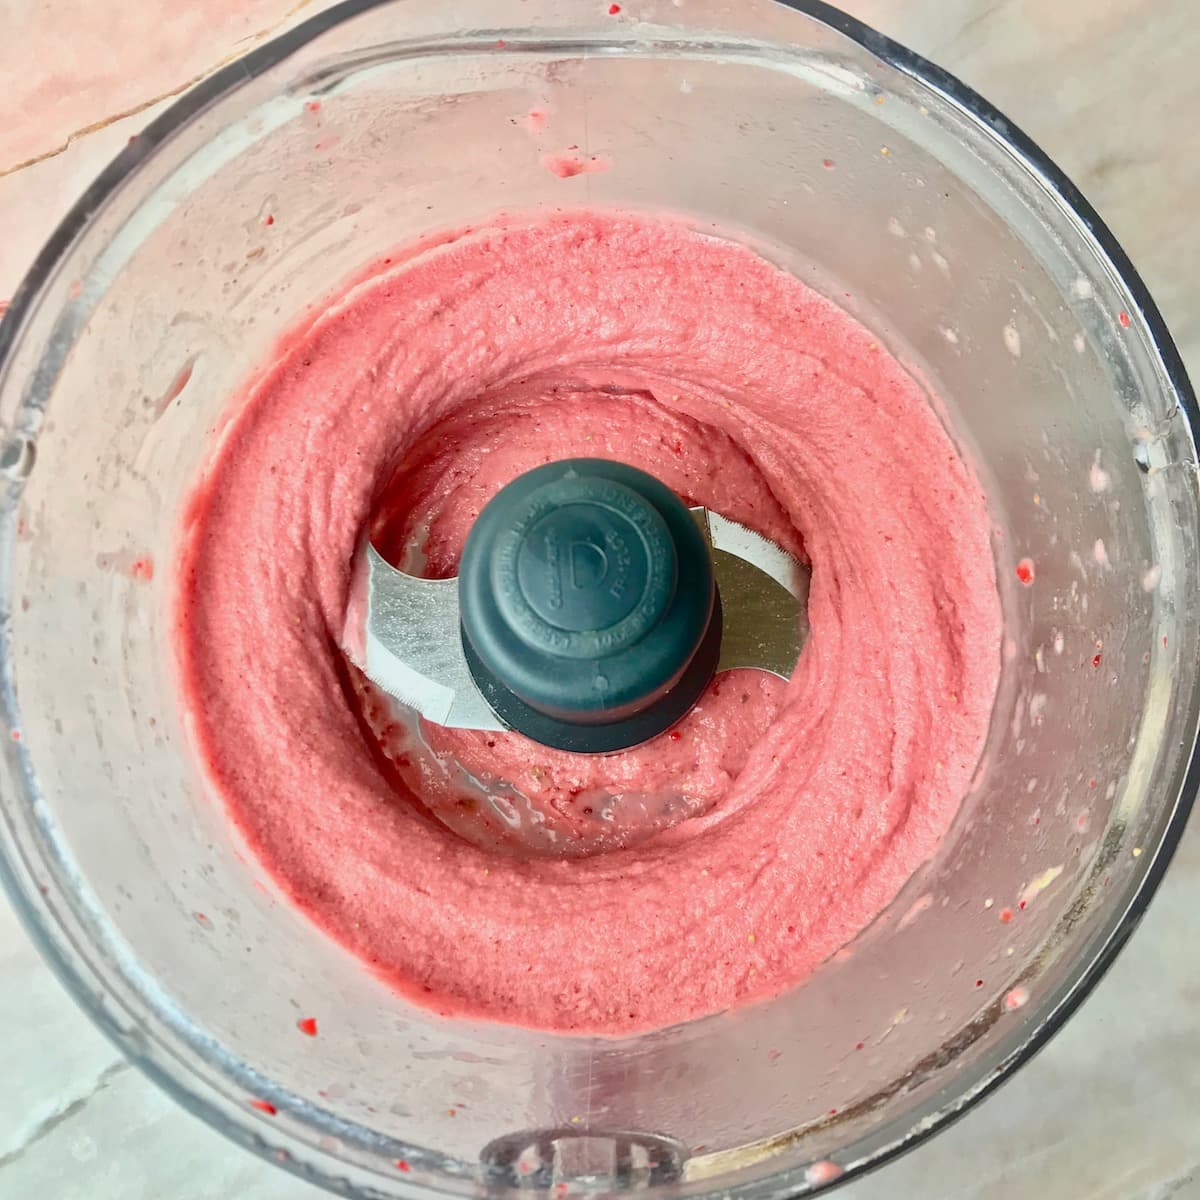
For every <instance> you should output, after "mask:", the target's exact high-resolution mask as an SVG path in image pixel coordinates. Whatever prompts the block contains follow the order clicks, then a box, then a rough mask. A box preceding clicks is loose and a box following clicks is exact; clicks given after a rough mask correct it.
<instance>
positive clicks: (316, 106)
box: [304, 100, 321, 112]
mask: <svg viewBox="0 0 1200 1200" xmlns="http://www.w3.org/2000/svg"><path fill="white" fill-rule="evenodd" d="M304 107H305V108H307V109H308V111H309V112H320V111H321V102H320V100H310V101H309V102H308V103H307V104H306V105H305V106H304Z"/></svg>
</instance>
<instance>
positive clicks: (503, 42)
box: [496, 38, 508, 50]
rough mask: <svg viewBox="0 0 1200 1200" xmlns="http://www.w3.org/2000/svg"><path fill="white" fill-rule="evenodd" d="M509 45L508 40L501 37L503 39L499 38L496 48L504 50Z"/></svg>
mask: <svg viewBox="0 0 1200 1200" xmlns="http://www.w3.org/2000/svg"><path fill="white" fill-rule="evenodd" d="M507 45H508V43H507V42H506V41H505V40H504V39H503V38H501V39H500V40H499V41H498V42H497V43H496V49H497V50H503V49H504V47H505V46H507Z"/></svg>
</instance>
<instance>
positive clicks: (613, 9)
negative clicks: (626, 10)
mask: <svg viewBox="0 0 1200 1200" xmlns="http://www.w3.org/2000/svg"><path fill="white" fill-rule="evenodd" d="M620 11H621V6H620V5H619V4H610V5H609V6H608V15H609V16H610V17H615V16H616V15H617V13H619V12H620Z"/></svg>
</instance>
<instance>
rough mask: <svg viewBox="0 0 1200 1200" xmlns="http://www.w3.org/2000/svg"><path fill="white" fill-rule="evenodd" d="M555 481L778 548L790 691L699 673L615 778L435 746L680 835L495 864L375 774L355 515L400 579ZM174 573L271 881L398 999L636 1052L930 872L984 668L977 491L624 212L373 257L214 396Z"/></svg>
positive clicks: (206, 726)
mask: <svg viewBox="0 0 1200 1200" xmlns="http://www.w3.org/2000/svg"><path fill="white" fill-rule="evenodd" d="M571 455H591V456H602V457H611V458H616V459H620V460H623V461H625V462H629V463H632V464H634V465H636V466H640V467H643V468H645V469H647V470H649V471H651V472H653V473H654V474H656V475H658V476H660V477H661V478H662V479H664V480H665V481H666V482H667V483H668V484H670V485H671V486H672V487H673V488H675V489H676V490H677V491H678V492H680V493H681V494H682V495H683V496H684V497H685V499H687V500H688V501H689V502H692V503H700V504H706V505H709V506H710V507H712V508H714V509H716V510H717V511H720V512H723V513H726V514H728V515H730V516H732V517H734V518H736V519H737V520H739V521H743V522H746V523H748V524H750V525H752V526H754V527H756V528H758V529H759V530H761V531H762V532H763V533H765V534H767V535H768V536H770V537H772V538H774V539H775V540H777V541H780V542H782V543H784V544H787V545H789V546H791V547H792V548H793V549H797V550H798V549H800V547H801V546H803V548H804V552H805V553H806V554H807V556H808V558H809V559H810V561H811V563H812V570H813V576H812V591H811V599H810V609H809V621H810V624H811V629H812V632H811V637H810V640H809V641H808V643H807V645H806V648H805V650H804V652H803V655H802V657H801V660H800V664H799V666H798V667H797V670H796V672H795V675H794V677H793V679H792V681H791V683H790V684H788V685H784V684H783V683H782V681H777V680H772V679H770V678H768V677H765V676H763V675H761V674H759V673H750V672H740V673H731V674H727V675H723V676H719V677H718V679H717V681H716V682H715V683H714V684H713V685H712V686H710V688H709V691H708V693H706V695H705V696H704V698H703V700H702V702H701V704H700V706H699V707H698V709H697V710H696V711H695V712H693V713H692V714H691V716H689V717H688V718H687V719H686V720H685V721H684V722H683V723H682V724H681V725H680V726H678V727H677V729H676V730H675V731H674V734H673V735H668V736H665V737H663V738H660V739H658V740H657V741H655V742H653V743H651V744H649V745H646V746H644V747H641V748H638V749H635V750H631V751H627V752H625V753H622V754H617V755H612V756H608V757H592V756H573V755H568V754H563V753H556V752H553V751H548V750H546V749H544V748H542V747H539V746H537V745H535V744H533V743H531V742H529V741H527V740H525V739H523V738H521V737H520V736H518V735H515V734H495V733H486V734H485V733H469V732H450V731H445V730H435V729H431V728H430V727H428V726H427V727H426V729H425V736H426V737H427V738H429V740H430V741H431V742H433V743H434V744H435V746H436V747H437V748H438V749H452V750H453V751H454V753H455V754H456V755H457V756H458V757H459V759H460V760H461V761H462V762H463V764H464V766H465V767H466V768H467V769H468V770H470V771H475V772H478V773H481V774H488V773H493V774H496V775H499V776H501V777H506V778H509V779H511V780H513V781H515V782H516V783H517V784H518V785H519V787H520V789H521V790H522V792H524V793H525V794H526V795H528V796H530V797H531V798H533V799H534V800H535V801H536V802H537V803H539V804H541V805H543V806H544V807H545V808H546V809H547V810H548V811H553V812H554V813H555V814H556V819H557V820H558V821H559V822H560V825H561V828H562V829H564V830H566V831H567V833H568V834H569V833H570V831H571V830H572V829H576V830H578V831H580V836H583V832H584V831H585V830H586V829H587V828H588V827H589V826H588V824H587V823H588V821H590V820H592V819H593V818H594V817H595V814H594V813H593V814H585V813H584V812H583V809H584V808H586V807H589V805H588V804H587V798H588V796H589V794H595V793H613V792H618V793H619V792H625V791H636V792H641V793H654V792H656V791H657V790H659V789H663V788H666V789H674V790H675V791H676V792H677V793H678V794H679V795H680V796H682V797H684V799H685V800H686V802H687V804H688V805H689V806H690V807H689V809H688V811H689V812H692V813H694V814H695V815H693V816H690V817H687V819H682V820H679V819H678V818H679V816H680V815H681V814H678V813H677V814H675V816H674V817H673V818H672V819H674V820H676V821H677V823H675V824H674V825H673V826H672V827H670V828H669V829H666V830H665V831H662V832H659V833H657V834H655V835H654V836H652V837H650V838H649V840H646V841H643V842H641V843H640V844H638V845H636V846H633V847H631V848H628V849H622V850H616V851H612V852H609V853H601V854H595V855H593V856H591V857H585V858H561V859H556V858H546V857H532V858H531V857H525V858H522V857H517V856H514V855H512V854H500V853H494V852H489V851H488V850H486V849H482V848H480V847H478V846H476V845H474V844H472V843H471V842H470V841H468V840H466V839H464V838H462V837H460V836H458V835H457V834H456V833H454V832H452V831H451V830H450V829H448V828H447V827H446V826H445V825H444V824H442V823H440V822H439V821H436V820H433V819H431V817H430V816H429V810H428V809H427V808H426V803H428V804H429V805H431V806H432V807H434V808H435V809H437V808H439V806H442V807H444V806H445V805H446V804H452V803H454V798H453V797H452V796H450V795H449V794H437V787H436V786H435V785H434V784H430V791H429V794H427V795H424V796H421V795H414V794H413V791H412V790H410V787H411V785H412V784H414V783H415V784H416V785H417V791H423V790H425V784H424V782H423V777H422V776H421V775H420V774H413V773H412V772H409V773H407V774H406V773H405V771H404V769H403V766H404V765H403V763H402V764H401V770H400V771H399V772H397V771H395V770H393V769H392V768H391V767H390V766H389V765H388V764H387V763H385V762H384V761H383V760H382V758H381V756H380V755H379V754H378V753H376V752H375V750H376V747H375V746H374V745H373V743H372V739H371V738H370V736H369V735H368V734H366V733H365V732H364V727H363V724H362V722H361V720H360V714H359V713H358V712H357V711H356V707H357V706H356V703H355V700H354V696H355V691H354V688H353V687H352V686H350V685H349V684H348V683H347V681H346V666H345V663H344V660H343V656H342V654H341V653H340V651H339V649H338V645H339V641H340V639H341V636H342V631H343V624H344V618H345V613H346V606H347V595H348V589H349V584H350V574H351V566H352V560H353V556H354V552H355V548H356V545H357V543H358V540H359V537H360V535H361V533H362V531H363V529H364V528H365V527H366V524H367V522H368V521H369V520H370V519H371V517H372V514H373V513H377V512H378V511H380V507H381V505H382V506H383V509H384V510H386V512H387V514H388V529H389V533H388V537H387V539H385V540H389V541H390V542H391V544H392V548H393V550H394V551H397V552H398V549H399V547H400V546H402V545H408V546H410V547H411V545H412V544H413V541H414V537H415V538H416V541H417V542H418V543H419V546H420V549H421V550H422V552H423V553H424V554H425V555H426V556H427V558H428V569H429V572H430V573H431V574H448V573H452V572H453V571H454V569H455V565H456V562H457V557H458V553H459V550H460V548H461V546H462V542H463V538H464V536H465V534H466V531H467V529H468V528H469V526H470V524H471V521H472V520H473V518H474V517H475V515H476V514H477V513H478V511H479V509H480V508H481V506H482V505H483V504H484V503H486V501H487V499H488V498H489V497H490V496H491V495H492V494H493V493H494V492H495V491H496V490H497V488H499V487H500V486H501V485H502V484H504V483H505V482H507V481H508V480H509V479H511V478H512V477H513V476H515V475H517V474H519V473H520V472H521V471H524V470H525V469H527V468H528V467H530V466H532V465H535V464H537V463H540V462H543V461H547V460H550V459H555V458H561V457H565V456H571ZM397 468H399V469H400V474H399V475H396V471H397ZM389 481H391V486H390V487H389ZM179 570H180V573H179V581H180V586H179V589H178V601H177V634H178V639H179V645H180V662H181V677H182V684H183V692H184V696H185V700H186V704H187V706H188V708H189V709H190V710H191V712H192V715H193V717H194V723H195V728H196V731H197V739H198V744H199V749H200V753H201V754H202V756H203V759H204V762H205V765H206V768H207V771H208V773H209V775H210V776H211V778H212V780H213V781H214V782H215V785H216V787H217V788H218V789H219V790H220V792H221V794H222V795H223V796H224V798H225V801H226V803H227V805H228V808H229V812H230V813H231V815H232V817H233V819H234V820H235V821H236V822H237V824H238V825H239V826H240V828H241V830H242V831H243V833H244V834H245V836H246V837H247V839H248V840H249V842H250V844H251V845H252V847H253V848H254V850H255V852H256V853H257V854H258V855H259V856H260V857H261V859H262V861H263V862H264V863H265V864H266V866H267V868H268V869H269V870H270V871H271V872H272V873H273V874H274V876H275V877H276V879H277V880H278V881H279V882H280V884H281V885H282V886H283V887H284V888H285V889H286V890H287V892H288V893H289V894H290V895H291V896H292V898H293V899H294V901H295V902H296V904H298V905H299V906H301V907H302V908H303V909H304V910H305V911H306V912H307V913H308V914H310V915H311V917H312V918H313V919H314V920H315V921H316V922H318V923H319V924H320V925H321V926H322V927H323V928H324V929H325V930H326V931H328V933H330V934H331V935H332V936H334V937H335V938H337V939H338V940H339V941H341V942H342V943H343V944H344V945H346V946H347V947H349V948H350V949H351V950H353V951H354V952H355V953H356V954H358V955H360V956H361V958H362V959H363V960H364V961H365V962H367V963H368V964H370V966H371V967H372V968H373V969H375V970H376V971H377V972H379V973H380V974H382V975H383V976H384V977H386V978H387V979H388V980H389V981H390V982H391V983H392V984H393V985H394V986H395V987H396V988H397V989H398V990H399V991H401V992H402V993H404V994H405V995H407V996H409V997H411V998H412V999H415V1000H416V1001H418V1002H419V1003H421V1004H423V1005H425V1006H427V1007H429V1008H433V1009H436V1010H437V1011H439V1012H444V1013H449V1014H469V1015H473V1016H484V1017H490V1018H494V1019H498V1020H504V1021H509V1022H516V1023H520V1024H523V1025H528V1026H534V1027H541V1028H547V1029H556V1030H564V1031H593V1032H601V1033H610V1034H616V1033H623V1032H628V1031H631V1030H640V1029H646V1028H650V1027H655V1026H662V1025H666V1024H669V1023H672V1022H676V1021H681V1020H684V1019H687V1018H691V1017H697V1016H700V1015H702V1014H706V1013H711V1012H714V1011H717V1010H720V1009H725V1008H728V1007H730V1006H734V1005H739V1004H743V1003H746V1002H748V1001H751V1000H754V999H757V998H761V997H766V996H770V995H772V994H775V993H778V992H779V991H781V990H782V989H784V988H787V987H789V986H790V985H792V984H794V983H796V982H798V981H799V980H801V979H803V978H804V977H805V976H806V975H807V974H808V973H809V972H811V971H812V970H813V968H814V967H815V966H816V965H817V964H818V963H820V962H821V960H822V959H824V958H825V957H827V956H828V955H829V954H830V953H832V952H833V951H835V950H836V949H838V947H840V946H841V945H843V944H844V943H845V942H846V941H848V940H849V939H850V938H852V937H853V936H854V935H855V934H856V933H857V932H858V931H859V930H860V929H862V928H863V926H864V925H865V924H867V922H869V921H870V920H871V919H872V918H873V917H874V916H875V915H876V914H877V913H878V912H879V911H880V910H881V909H882V908H883V907H884V906H885V905H886V904H887V903H888V902H889V901H890V900H891V899H892V897H893V896H895V894H896V892H897V891H898V889H899V888H900V887H901V885H902V884H903V883H904V881H905V880H906V879H907V878H908V876H909V875H910V874H911V873H912V871H913V870H914V869H915V868H916V867H917V866H918V865H919V864H920V863H921V862H922V861H923V860H925V859H926V858H928V857H929V855H930V854H931V853H932V852H933V851H934V849H935V848H936V846H937V845H938V842H939V839H940V838H941V837H942V835H943V834H944V833H945V831H946V828H947V826H948V825H949V823H950V821H951V819H952V817H953V816H954V813H955V811H956V809H957V808H958V805H959V802H960V800H961V799H962V797H963V795H964V793H965V791H966V789H967V787H968V783H969V780H970V777H971V774H972V771H973V769H974V767H975V764H976V761H977V759H978V757H979V754H980V751H981V748H982V744H983V739H984V735H985V732H986V728H987V724H988V719H989V715H990V711H991V706H992V700H993V694H994V691H995V686H996V681H997V675H998V670H999V661H1000V655H999V644H1000V606H999V601H998V598H997V593H996V582H995V577H994V572H993V565H992V554H991V549H990V544H989V534H988V519H987V513H986V510H985V504H984V497H983V494H982V492H981V489H980V487H979V484H978V482H977V481H976V479H975V478H974V476H973V474H972V472H971V471H970V469H969V468H968V467H967V466H966V465H965V464H964V462H963V461H962V459H961V458H960V457H959V456H958V454H957V453H956V451H955V449H954V447H953V445H952V444H951V442H950V440H949V438H948V437H947V435H946V433H945V432H944V430H943V428H942V426H941V425H940V423H939V421H938V419H937V417H936V416H935V415H934V412H933V410H932V409H931V408H930V406H929V404H928V403H927V400H926V398H925V396H924V395H923V393H922V392H921V390H920V388H919V387H918V386H917V385H916V383H915V382H914V381H913V379H912V378H911V377H910V376H909V375H908V374H906V373H905V371H904V370H903V369H902V368H901V367H900V366H899V365H898V363H897V362H896V361H895V360H894V359H893V358H891V357H890V356H889V355H888V354H887V353H886V351H884V350H883V348H882V347H881V346H879V345H878V344H877V343H876V342H875V341H874V340H873V338H872V335H871V334H870V333H869V332H868V331H867V330H865V329H864V328H862V327H861V326H859V325H858V324H857V323H855V322H854V321H853V320H851V319H850V318H849V317H848V316H846V315H845V314H844V313H843V312H841V311H840V310H839V309H838V308H836V307H835V306H834V305H833V304H831V303H830V302H828V301H827V300H825V299H823V298H821V297H820V296H818V295H817V294H816V293H814V292H813V291H811V290H810V289H808V288H807V287H805V286H804V285H803V284H801V283H800V282H798V281H797V280H796V279H795V278H793V277H791V276H790V275H787V274H785V273H784V272H782V271H781V270H779V269H777V268H776V267H774V266H772V265H770V264H768V263H767V262H766V261H765V260H764V259H762V258H760V257H759V256H757V255H756V254H755V253H753V252H752V251H750V250H749V249H746V248H744V247H742V246H739V245H737V244H735V243H732V242H730V241H727V240H722V239H719V238H716V237H712V236H706V235H704V234H701V233H698V232H695V231H693V230H691V229H690V228H688V227H687V226H685V225H684V224H682V223H675V222H670V221H666V220H659V219H650V218H639V217H636V216H628V215H624V216H623V215H612V214H601V213H594V212H575V213H571V214H565V215H553V216H537V217H530V218H527V219H512V220H508V221H504V222H498V223H496V224H495V225H493V226H491V227H487V228H480V229H474V230H471V231H467V232H464V233H461V234H458V235H454V236H448V237H446V238H445V239H444V240H442V241H439V242H437V243H436V244H429V245H426V246H425V247H423V248H421V249H420V250H419V251H414V252H412V253H409V254H405V255H402V256H398V257H396V258H394V259H392V260H390V261H388V262H384V263H380V264H378V267H377V270H376V271H375V273H374V274H372V275H371V276H369V277H368V278H366V279H365V280H364V281H360V282H359V283H358V284H357V285H356V286H355V287H353V288H352V289H351V290H350V291H349V292H348V293H347V294H345V295H344V296H342V297H341V299H339V300H338V301H337V302H336V303H333V304H331V305H330V306H329V308H328V310H327V311H326V312H325V313H324V314H323V315H322V316H321V317H320V318H319V319H317V320H316V321H315V322H310V323H309V324H308V325H307V326H306V327H305V328H303V329H301V330H298V331H296V332H295V333H294V334H293V335H291V336H290V337H289V338H286V339H285V340H284V341H283V343H282V344H281V345H280V347H279V351H278V358H277V360H276V361H275V362H274V363H273V364H272V365H270V366H269V368H268V369H266V370H265V371H264V372H262V373H261V374H260V375H259V376H258V377H257V380H256V382H254V383H253V384H252V385H251V386H250V388H249V390H248V392H247V394H246V395H244V396H241V397H239V398H238V400H237V404H236V406H235V408H234V410H233V412H232V415H231V417H230V420H229V424H228V425H227V427H226V429H225V430H224V431H223V435H222V438H221V441H220V444H219V446H218V448H217V449H216V451H215V453H214V457H213V460H212V462H211V465H210V466H209V468H208V470H207V472H206V474H205V475H204V477H203V479H202V480H200V481H199V483H198V484H197V487H196V490H195V493H194V497H193V499H192V501H191V504H190V506H189V509H188V512H187V515H186V523H185V530H184V538H183V550H182V558H181V562H180V568H179ZM406 780H407V783H406ZM469 818H470V805H469V804H468V805H464V808H463V812H461V813H459V814H458V819H459V820H464V819H469Z"/></svg>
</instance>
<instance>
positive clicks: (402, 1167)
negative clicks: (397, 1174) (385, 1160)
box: [396, 1158, 412, 1172]
mask: <svg viewBox="0 0 1200 1200" xmlns="http://www.w3.org/2000/svg"><path fill="white" fill-rule="evenodd" d="M396 1170H397V1171H405V1172H408V1171H411V1170H412V1167H410V1166H409V1165H408V1159H406V1158H398V1159H396Z"/></svg>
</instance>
